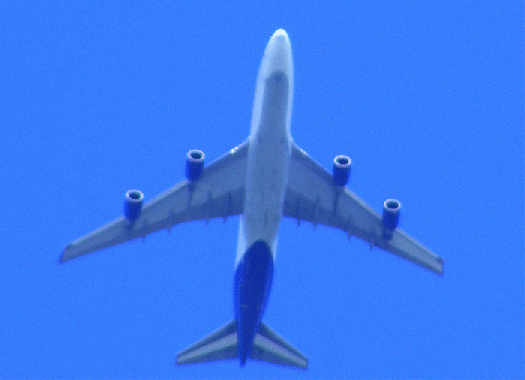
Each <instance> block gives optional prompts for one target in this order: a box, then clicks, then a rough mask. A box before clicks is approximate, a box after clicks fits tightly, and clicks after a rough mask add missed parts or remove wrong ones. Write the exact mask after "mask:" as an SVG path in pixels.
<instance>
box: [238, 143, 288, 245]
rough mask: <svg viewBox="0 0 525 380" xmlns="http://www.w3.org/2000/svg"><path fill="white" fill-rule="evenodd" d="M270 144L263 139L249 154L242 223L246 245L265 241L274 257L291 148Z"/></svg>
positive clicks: (284, 145) (279, 144) (285, 145)
mask: <svg viewBox="0 0 525 380" xmlns="http://www.w3.org/2000/svg"><path fill="white" fill-rule="evenodd" d="M265 140H266V141H265ZM270 141H271V139H265V138H264V137H261V141H260V142H259V143H257V144H254V146H253V149H252V151H251V152H250V153H251V154H249V158H248V165H249V167H248V176H247V181H246V197H245V205H244V215H243V220H244V235H245V240H246V246H247V247H249V246H251V244H253V243H254V242H255V241H257V240H264V241H266V242H267V243H268V244H269V245H270V246H271V247H272V253H273V254H274V255H275V241H276V238H277V232H278V230H279V225H280V223H281V218H282V213H283V207H284V195H285V191H286V184H287V181H288V169H289V162H290V149H289V144H288V142H287V141H285V142H283V143H280V142H279V143H278V144H272V143H270Z"/></svg>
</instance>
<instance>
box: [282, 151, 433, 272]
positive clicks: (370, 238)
mask: <svg viewBox="0 0 525 380" xmlns="http://www.w3.org/2000/svg"><path fill="white" fill-rule="evenodd" d="M291 160H292V162H291V165H290V177H289V180H288V188H287V190H286V196H285V206H284V212H283V214H284V216H287V217H290V218H294V219H297V223H300V221H301V220H305V221H308V222H311V223H313V224H314V226H315V225H317V224H322V225H325V226H329V227H335V228H338V229H340V230H342V231H344V232H345V233H347V234H348V236H352V235H353V236H356V237H358V238H360V239H362V240H364V241H366V242H368V243H369V244H370V246H371V247H374V246H375V247H379V248H382V249H384V250H385V251H388V252H390V253H393V254H395V255H397V256H399V257H402V258H404V259H406V260H409V261H412V262H414V263H416V264H418V265H421V266H422V267H425V268H427V269H430V270H431V271H433V272H436V273H438V274H443V259H442V258H441V257H439V256H437V255H436V254H434V253H433V252H432V251H430V250H429V249H427V248H425V247H423V246H422V245H421V244H420V243H418V242H416V241H415V240H414V239H412V238H411V237H409V236H408V235H407V234H405V233H404V232H403V231H401V230H399V229H396V230H394V233H393V235H392V238H391V239H388V240H387V239H385V238H384V237H383V225H382V217H381V215H379V214H378V213H377V212H375V211H374V210H373V209H371V208H370V207H369V206H368V205H367V204H366V203H365V202H363V201H362V200H361V199H359V198H358V197H357V196H356V195H355V194H354V193H353V192H351V191H350V190H349V189H348V188H347V187H340V186H334V184H333V178H332V174H330V173H329V172H327V171H326V170H325V169H323V168H322V167H321V166H320V165H319V164H318V163H317V162H315V161H314V160H313V159H312V158H311V157H310V156H308V154H307V153H306V152H305V151H303V150H302V149H300V148H299V147H298V146H297V145H295V144H293V146H292V159H291Z"/></svg>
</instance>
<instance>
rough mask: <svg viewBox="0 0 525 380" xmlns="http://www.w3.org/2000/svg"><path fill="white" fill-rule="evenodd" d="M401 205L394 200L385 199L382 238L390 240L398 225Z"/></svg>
mask: <svg viewBox="0 0 525 380" xmlns="http://www.w3.org/2000/svg"><path fill="white" fill-rule="evenodd" d="M400 209H401V203H400V202H399V201H398V200H396V199H387V200H386V201H385V203H384V204H383V237H384V238H385V239H387V240H390V239H392V233H393V232H394V230H395V229H396V228H397V225H398V224H399V210H400Z"/></svg>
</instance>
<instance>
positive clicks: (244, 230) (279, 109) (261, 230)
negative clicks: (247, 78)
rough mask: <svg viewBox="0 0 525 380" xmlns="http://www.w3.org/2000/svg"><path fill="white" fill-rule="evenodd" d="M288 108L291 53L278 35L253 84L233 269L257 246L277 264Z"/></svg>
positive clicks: (289, 141)
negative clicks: (266, 249)
mask: <svg viewBox="0 0 525 380" xmlns="http://www.w3.org/2000/svg"><path fill="white" fill-rule="evenodd" d="M292 102H293V61H292V48H291V45H290V40H289V39H288V35H287V34H286V32H285V31H284V30H282V29H279V30H277V31H276V32H275V33H274V34H273V36H272V38H271V39H270V41H269V42H268V45H267V46H266V49H265V51H264V56H263V59H262V62H261V67H260V69H259V75H258V78H257V86H256V90H255V98H254V102H253V111H252V123H251V129H250V137H249V150H248V165H247V171H246V195H245V200H244V211H243V215H242V216H241V221H240V226H239V239H238V244H237V259H236V264H237V263H238V262H239V261H240V260H241V258H242V256H243V255H244V253H245V252H246V249H247V247H250V246H251V245H252V244H253V243H254V242H255V241H257V240H264V241H265V242H266V243H267V244H268V245H269V246H270V248H271V249H272V255H273V257H274V259H275V253H276V249H277V232H278V229H279V224H280V222H281V218H282V212H283V207H284V195H285V191H286V185H287V182H288V172H289V167H290V155H291V146H292V136H291V133H290V123H291V118H292Z"/></svg>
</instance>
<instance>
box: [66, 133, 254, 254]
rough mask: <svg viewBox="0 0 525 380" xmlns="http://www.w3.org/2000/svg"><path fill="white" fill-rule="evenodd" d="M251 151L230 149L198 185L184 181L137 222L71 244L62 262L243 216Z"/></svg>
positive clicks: (113, 224)
mask: <svg viewBox="0 0 525 380" xmlns="http://www.w3.org/2000/svg"><path fill="white" fill-rule="evenodd" d="M247 152H248V142H244V143H243V144H241V145H239V146H238V147H236V148H234V149H232V150H230V151H229V152H228V153H226V154H225V155H224V156H222V157H220V158H219V159H217V160H216V161H214V162H213V163H211V164H210V165H208V166H207V167H205V168H204V170H203V172H202V176H201V178H200V179H199V181H198V182H189V181H187V180H184V181H182V182H180V183H178V184H177V185H175V186H174V187H172V188H171V189H169V190H168V191H166V192H165V193H163V194H161V195H159V196H158V197H156V198H155V199H153V200H151V201H150V202H148V203H147V204H145V205H144V207H143V208H142V212H141V214H140V217H139V218H138V219H137V220H136V221H135V222H133V223H130V222H129V221H128V220H127V219H125V218H124V217H121V218H118V219H116V220H114V221H112V222H110V223H108V224H107V225H105V226H103V227H101V228H99V229H97V230H95V231H93V232H91V233H89V234H87V235H85V236H83V237H81V238H79V239H77V240H75V241H73V242H71V243H69V244H67V245H66V247H65V249H64V251H63V252H62V255H61V256H60V261H61V262H64V261H67V260H71V259H73V258H75V257H78V256H82V255H85V254H87V253H91V252H94V251H98V250H101V249H104V248H108V247H112V246H114V245H117V244H121V243H124V242H127V241H130V240H134V239H137V238H144V237H146V236H147V235H149V234H151V233H153V232H156V231H159V230H162V229H169V228H171V227H172V226H174V225H177V224H179V223H185V222H189V221H192V220H209V219H213V218H219V217H222V218H227V217H228V216H232V215H239V214H241V213H242V208H243V204H244V181H245V177H246V162H247Z"/></svg>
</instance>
